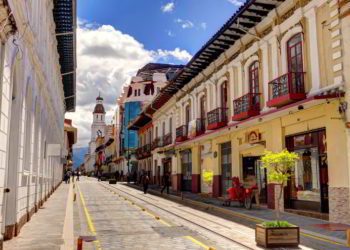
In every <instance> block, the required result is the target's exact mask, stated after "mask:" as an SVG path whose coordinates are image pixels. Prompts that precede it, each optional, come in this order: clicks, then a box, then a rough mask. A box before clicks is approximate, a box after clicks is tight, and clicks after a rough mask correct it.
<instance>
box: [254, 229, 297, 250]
mask: <svg viewBox="0 0 350 250" xmlns="http://www.w3.org/2000/svg"><path fill="white" fill-rule="evenodd" d="M255 241H256V243H257V245H258V246H261V247H265V248H273V247H298V245H299V243H300V231H299V227H298V226H294V225H291V226H288V227H267V226H266V225H263V224H258V225H256V228H255Z"/></svg>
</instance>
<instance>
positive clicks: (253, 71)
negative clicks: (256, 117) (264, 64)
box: [249, 61, 259, 94]
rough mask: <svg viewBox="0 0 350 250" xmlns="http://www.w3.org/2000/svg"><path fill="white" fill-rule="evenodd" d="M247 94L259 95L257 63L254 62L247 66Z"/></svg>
mask: <svg viewBox="0 0 350 250" xmlns="http://www.w3.org/2000/svg"><path fill="white" fill-rule="evenodd" d="M249 92H250V93H255V94H257V93H259V62H258V61H255V62H253V63H252V64H251V65H250V66H249Z"/></svg>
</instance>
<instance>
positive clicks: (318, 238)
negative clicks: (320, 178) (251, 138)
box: [131, 185, 350, 250]
mask: <svg viewBox="0 0 350 250" xmlns="http://www.w3.org/2000/svg"><path fill="white" fill-rule="evenodd" d="M131 186H132V187H134V188H135V187H136V186H135V185H131ZM137 188H138V187H137ZM159 190H160V189H159V187H157V186H152V189H151V190H150V192H151V193H152V194H157V195H160V192H159ZM164 197H166V198H168V199H169V198H170V199H173V198H176V199H177V200H178V199H179V197H177V194H176V193H175V192H172V195H170V196H164ZM183 197H184V198H185V200H186V201H187V200H189V201H196V202H199V203H202V204H203V206H204V207H205V206H215V207H218V208H220V209H224V210H230V211H232V212H234V213H233V214H236V215H237V216H232V215H229V214H227V213H223V212H221V211H215V210H209V211H208V212H210V213H211V214H213V215H217V216H220V217H221V218H226V219H228V220H231V221H235V222H237V223H239V224H241V225H245V226H247V227H250V228H255V225H256V224H257V223H259V221H266V220H267V221H268V220H274V218H275V214H274V211H273V210H271V209H265V208H259V209H257V208H254V209H251V210H247V209H244V208H241V207H238V206H237V205H236V206H234V205H232V206H231V207H223V206H222V201H221V200H218V199H215V198H209V197H203V196H200V195H197V194H193V193H188V192H185V193H183ZM281 216H282V219H283V220H286V221H289V222H291V223H293V224H295V225H298V226H299V227H300V228H301V229H302V234H301V244H303V245H305V246H307V247H310V248H312V249H320V250H329V249H332V250H346V249H350V248H349V247H346V246H344V245H345V244H346V242H345V241H346V235H345V232H344V231H330V230H326V229H322V228H319V227H316V226H315V225H316V224H327V223H328V222H327V221H324V220H319V219H315V218H310V217H305V216H301V215H296V214H291V213H283V212H282V213H281ZM250 218H251V219H250ZM335 242H337V243H335Z"/></svg>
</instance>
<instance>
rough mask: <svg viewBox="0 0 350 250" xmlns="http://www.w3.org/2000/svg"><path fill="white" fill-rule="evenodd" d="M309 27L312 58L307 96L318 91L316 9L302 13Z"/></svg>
mask: <svg viewBox="0 0 350 250" xmlns="http://www.w3.org/2000/svg"><path fill="white" fill-rule="evenodd" d="M304 15H305V17H306V19H307V23H308V26H309V33H308V35H309V41H308V42H309V45H310V46H309V50H310V55H311V57H312V63H311V65H310V67H311V86H312V87H311V90H310V92H309V95H310V94H311V95H312V94H313V93H315V92H317V91H318V90H319V89H320V65H319V55H318V39H317V22H316V21H317V20H316V7H314V8H312V9H310V10H309V11H308V12H306V13H304Z"/></svg>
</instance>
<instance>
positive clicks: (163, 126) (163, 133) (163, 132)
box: [162, 122, 165, 136]
mask: <svg viewBox="0 0 350 250" xmlns="http://www.w3.org/2000/svg"><path fill="white" fill-rule="evenodd" d="M164 135H165V122H163V124H162V136H164Z"/></svg>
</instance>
